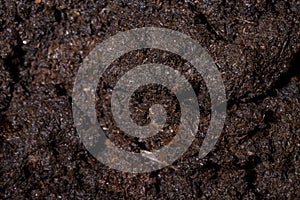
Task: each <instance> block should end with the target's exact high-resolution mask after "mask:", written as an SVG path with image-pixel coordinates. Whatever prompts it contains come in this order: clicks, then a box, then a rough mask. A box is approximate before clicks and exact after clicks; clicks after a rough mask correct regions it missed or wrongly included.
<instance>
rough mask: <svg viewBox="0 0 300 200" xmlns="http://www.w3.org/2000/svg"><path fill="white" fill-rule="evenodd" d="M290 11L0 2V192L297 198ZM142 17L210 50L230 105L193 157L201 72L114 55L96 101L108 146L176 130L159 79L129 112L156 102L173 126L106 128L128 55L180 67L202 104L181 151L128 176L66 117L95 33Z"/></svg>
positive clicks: (158, 141)
mask: <svg viewBox="0 0 300 200" xmlns="http://www.w3.org/2000/svg"><path fill="white" fill-rule="evenodd" d="M232 2H233V1H232ZM299 10H300V4H299V1H296V0H286V1H276V2H275V1H273V0H266V1H260V0H244V1H239V3H230V2H229V1H226V0H223V1H204V2H199V1H189V0H186V1H176V2H175V1H162V0H156V1H151V2H148V1H147V2H146V1H140V0H139V1H127V0H124V1H120V0H116V1H101V2H97V1H79V0H77V1H73V2H71V1H65V3H62V2H60V1H56V0H55V1H53V0H41V1H40V0H36V1H33V0H31V1H28V0H27V1H25V0H23V1H19V0H18V1H9V0H0V69H1V74H0V92H1V93H0V133H1V135H0V137H1V138H0V139H1V140H0V141H1V152H0V158H1V168H0V169H1V179H0V191H1V196H0V197H1V199H32V198H33V199H45V198H49V199H54V198H55V199H56V198H61V199H125V198H129V199H197V198H199V199H300V193H299V190H300V188H299V185H300V181H299V180H300V177H299V174H300V171H299V169H300V162H299V152H300V151H299V146H300V139H299V135H300V117H299V116H300V73H299V72H300V70H299V67H300V61H299V58H300V55H299V47H300V28H299V27H300V26H299V16H300V13H299ZM145 26H154V27H165V28H169V29H173V30H177V31H180V32H182V33H185V34H187V35H189V36H191V37H192V38H193V39H195V40H197V41H199V43H200V44H201V45H202V46H203V47H205V48H206V49H207V50H208V52H209V53H210V55H211V56H212V57H213V59H214V60H215V63H216V65H217V66H218V69H219V70H220V72H221V73H222V76H223V79H224V84H225V87H226V92H227V98H228V106H227V108H228V111H227V119H226V123H225V127H224V130H223V132H222V135H221V137H220V138H219V142H218V143H217V145H216V147H215V148H214V150H213V151H212V152H211V153H209V154H208V155H207V156H206V157H205V158H204V159H199V158H198V150H199V146H200V145H201V142H202V140H203V138H204V136H205V133H206V130H207V127H208V123H209V119H210V109H209V107H210V99H209V97H208V94H207V89H206V87H205V84H204V82H203V81H202V78H201V76H200V75H199V74H198V73H196V71H195V70H194V69H193V67H192V66H191V65H190V64H189V63H188V62H186V61H185V60H183V59H181V58H180V57H179V56H177V55H174V54H171V53H168V52H161V51H160V50H139V51H135V52H131V53H128V54H126V55H124V56H122V57H120V58H119V59H118V60H116V61H115V62H114V63H112V65H111V66H110V68H109V70H107V71H106V73H105V76H104V77H103V78H101V79H100V82H99V85H98V91H97V94H98V101H97V106H96V107H97V113H98V119H99V121H100V123H101V124H102V125H103V126H105V127H106V128H107V129H108V130H107V131H106V134H107V136H108V137H109V139H111V141H112V142H114V143H115V144H117V145H119V146H121V147H123V148H125V149H126V150H128V151H137V152H138V151H139V150H141V149H145V150H151V149H153V148H159V147H161V146H163V145H165V144H166V143H168V141H169V140H170V139H172V136H173V135H174V134H176V127H177V126H178V119H179V118H180V109H179V108H178V102H177V101H176V98H175V97H174V94H172V92H171V91H169V90H168V89H166V88H163V87H159V86H157V85H152V86H148V87H143V88H140V90H139V91H137V92H136V93H135V94H134V95H133V96H132V97H133V98H132V101H131V105H132V106H131V111H132V113H133V114H132V116H133V119H134V120H135V121H136V122H137V123H138V124H146V123H147V122H149V116H148V109H149V107H150V106H151V105H152V104H153V103H163V104H165V105H166V108H167V111H168V124H169V126H168V128H167V129H168V130H171V129H172V130H174V131H175V132H174V133H172V134H171V133H169V132H168V130H167V129H166V130H165V131H164V132H162V133H159V135H158V136H155V137H154V138H153V139H147V140H144V141H138V140H136V139H135V138H131V137H128V136H126V135H124V134H116V133H119V132H118V128H117V127H116V125H115V124H114V121H113V119H112V116H111V111H110V107H109V106H110V97H111V91H112V89H113V86H114V84H115V83H116V81H117V80H118V79H119V78H120V77H121V76H122V74H124V73H125V72H126V71H128V70H129V69H131V68H132V67H134V66H136V65H138V64H142V63H151V62H157V63H162V64H166V65H168V66H171V67H173V68H176V69H178V70H180V71H181V72H182V73H183V74H184V75H185V76H186V78H187V79H188V80H189V81H190V83H191V84H192V85H193V87H194V89H195V91H196V94H197V95H198V100H199V104H200V109H201V125H200V127H199V132H198V134H197V139H196V140H195V142H194V143H193V145H192V146H191V147H190V149H189V151H188V152H187V153H186V154H185V155H184V156H183V157H182V158H181V159H179V160H178V161H176V162H175V163H173V165H172V166H169V167H166V168H164V169H162V170H159V171H155V172H151V173H144V174H130V173H123V172H118V171H115V170H112V169H108V167H106V166H105V165H103V164H101V163H100V162H99V161H97V160H96V159H95V158H93V157H92V156H91V154H89V153H88V152H87V150H86V149H85V147H84V145H83V144H82V143H81V142H80V139H79V136H78V134H77V132H76V129H75V127H74V125H73V119H72V109H71V103H72V97H71V95H72V88H73V83H74V79H75V76H76V73H77V70H78V69H79V67H80V65H81V63H82V61H83V58H85V56H87V55H88V53H89V52H90V51H91V50H92V49H93V48H94V47H95V45H96V44H97V43H99V42H101V41H103V40H104V39H106V38H109V37H110V36H112V35H114V34H116V33H117V32H119V31H125V30H129V29H132V28H138V27H145ZM188 69H191V70H188ZM99 78H100V77H99ZM136 108H138V110H142V111H145V112H144V113H145V114H144V115H141V114H140V112H137V109H136ZM103 145H105V143H104V144H103Z"/></svg>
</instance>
